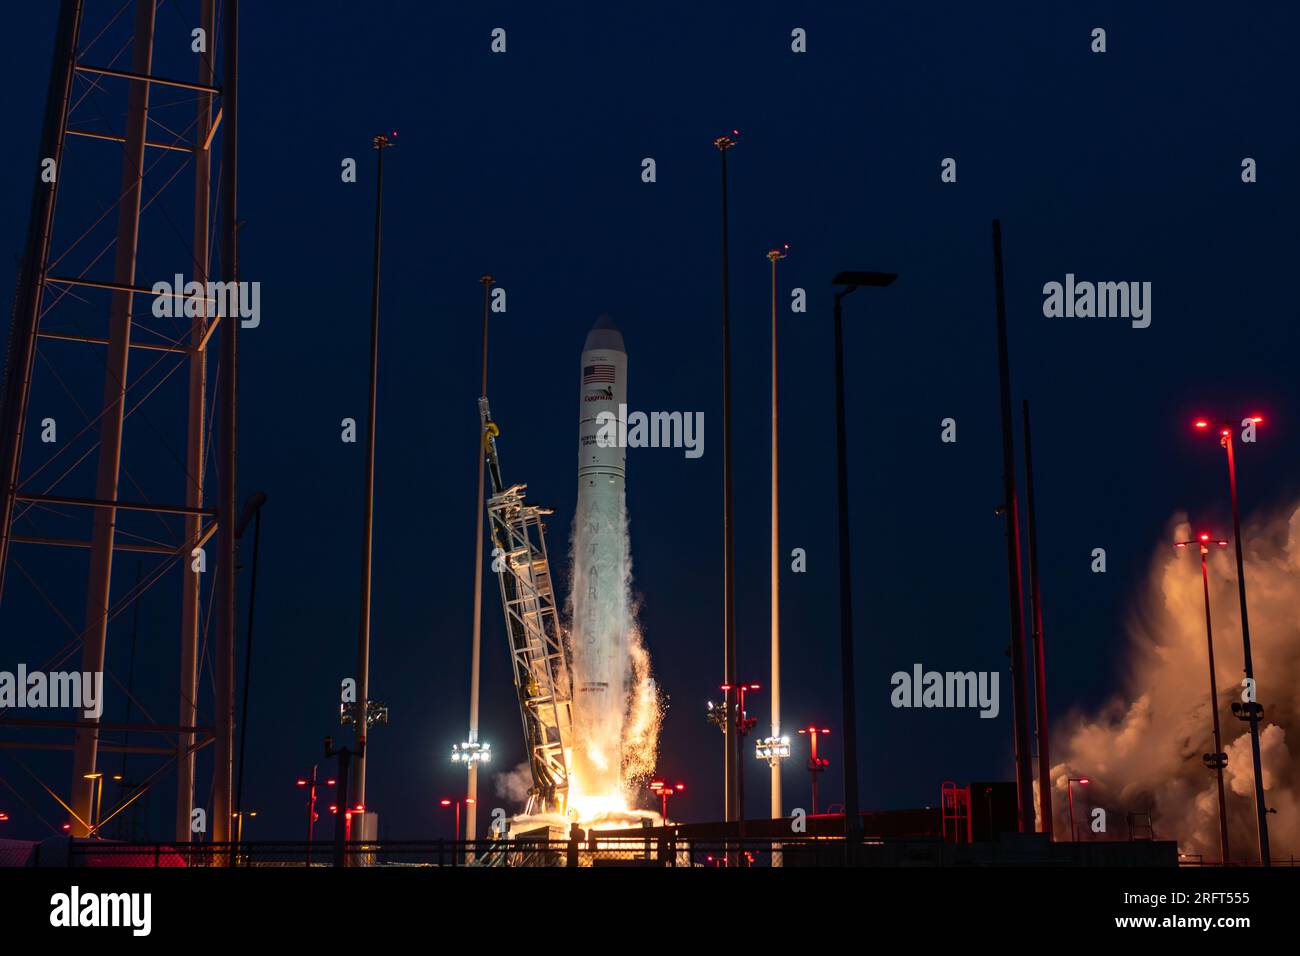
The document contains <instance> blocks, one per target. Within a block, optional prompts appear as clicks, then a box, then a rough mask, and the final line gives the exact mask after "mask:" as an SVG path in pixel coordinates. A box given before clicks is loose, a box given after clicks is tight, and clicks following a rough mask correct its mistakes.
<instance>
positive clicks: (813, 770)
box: [799, 725, 831, 816]
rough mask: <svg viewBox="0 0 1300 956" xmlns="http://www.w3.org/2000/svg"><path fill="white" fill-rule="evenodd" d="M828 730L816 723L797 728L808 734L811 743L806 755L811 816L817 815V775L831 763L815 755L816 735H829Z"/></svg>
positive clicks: (800, 731)
mask: <svg viewBox="0 0 1300 956" xmlns="http://www.w3.org/2000/svg"><path fill="white" fill-rule="evenodd" d="M830 732H831V731H830V728H829V727H822V728H821V729H818V728H817V726H816V725H810V726H808V727H804V728H801V729H800V730H799V733H801V734H807V735H808V740H809V741H810V742H811V745H812V751H811V752H810V754H809V756H808V776H809V777H810V778H812V812H813V816H816V815H817V775H818V774H819V773H823V772H824V771H825V770H826V768H827V767H829V766H830V765H831V762H830V761H829V760H827V759H826V758H825V757H819V756H817V737H818V735H819V734H820V735H829V734H830Z"/></svg>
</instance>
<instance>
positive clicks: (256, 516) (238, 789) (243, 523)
mask: <svg viewBox="0 0 1300 956" xmlns="http://www.w3.org/2000/svg"><path fill="white" fill-rule="evenodd" d="M264 504H266V492H264V491H255V492H253V493H252V494H251V495H249V496H248V498H247V499H246V500H245V501H244V511H243V514H241V515H240V516H239V525H238V527H236V528H235V540H239V539H241V538H243V536H244V530H245V529H246V528H247V527H248V522H250V521H252V522H253V573H252V580H251V581H250V582H249V585H248V634H247V636H246V639H245V644H244V700H243V705H242V706H241V708H240V716H239V774H238V777H237V783H236V785H235V813H236V814H240V813H242V812H243V809H244V749H245V745H246V744H247V743H248V689H249V687H250V686H251V685H252V681H253V622H254V621H255V620H256V619H257V617H256V614H255V612H256V609H257V558H258V552H259V551H260V550H261V547H262V506H263V505H264ZM124 756H125V755H124ZM239 819H240V820H241V821H242V820H243V817H242V816H241V817H240V818H239Z"/></svg>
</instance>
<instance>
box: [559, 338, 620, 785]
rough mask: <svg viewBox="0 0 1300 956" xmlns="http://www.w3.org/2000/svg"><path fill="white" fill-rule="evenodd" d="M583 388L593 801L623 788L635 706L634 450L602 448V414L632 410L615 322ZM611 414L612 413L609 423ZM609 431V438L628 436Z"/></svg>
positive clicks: (583, 669)
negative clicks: (626, 740)
mask: <svg viewBox="0 0 1300 956" xmlns="http://www.w3.org/2000/svg"><path fill="white" fill-rule="evenodd" d="M579 382H580V387H579V390H578V506H577V510H576V512H575V515H574V524H573V527H574V538H573V631H572V639H571V648H570V649H571V652H572V659H571V662H570V666H571V669H572V677H573V690H574V720H575V725H576V727H575V731H576V736H577V744H578V746H576V747H575V748H574V753H573V762H574V772H575V773H576V774H577V783H578V787H579V789H580V790H581V791H582V792H583V793H585V794H588V795H591V794H613V793H616V792H618V789H619V787H620V784H621V776H620V763H621V756H622V749H621V743H622V732H623V720H624V715H625V712H626V709H627V700H628V694H627V683H628V679H629V672H630V666H629V656H628V646H627V645H628V640H627V639H628V635H627V627H628V583H629V582H628V575H629V573H630V560H629V552H628V535H627V517H626V515H627V512H626V509H625V503H624V478H625V466H626V455H627V452H626V449H625V448H624V447H621V445H620V443H618V442H616V441H614V442H610V441H606V442H605V443H604V445H602V443H601V442H600V441H598V435H599V434H600V433H601V428H602V424H603V421H602V420H601V419H600V416H601V413H602V412H607V413H609V414H610V415H613V416H614V421H616V422H617V419H618V414H619V407H620V406H626V403H627V352H626V351H625V350H624V347H623V336H622V335H620V334H619V332H618V330H617V329H615V328H614V325H613V322H612V321H610V320H609V318H608V317H607V316H601V318H600V319H599V320H598V321H597V322H596V325H595V327H594V328H592V330H591V332H590V333H588V335H587V341H586V343H585V345H584V347H583V351H582V361H581V363H580V373H579ZM607 417H608V416H606V418H607ZM619 431H620V430H619V429H617V428H610V427H605V429H604V434H605V435H606V436H613V435H617V434H619Z"/></svg>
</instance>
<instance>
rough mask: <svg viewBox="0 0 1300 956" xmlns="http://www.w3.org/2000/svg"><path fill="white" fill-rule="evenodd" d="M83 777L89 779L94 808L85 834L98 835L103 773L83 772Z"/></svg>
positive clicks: (102, 793) (102, 799) (101, 806)
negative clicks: (93, 796) (93, 797)
mask: <svg viewBox="0 0 1300 956" xmlns="http://www.w3.org/2000/svg"><path fill="white" fill-rule="evenodd" d="M85 779H87V780H89V781H90V787H91V792H92V793H93V794H94V795H95V802H94V803H93V804H92V806H94V808H95V813H94V816H93V817H91V820H90V827H89V828H88V830H89V832H88V833H87V834H86V836H98V835H99V833H98V830H99V815H100V812H101V810H102V809H103V804H104V774H103V773H102V772H99V771H96V772H94V773H88V774H85Z"/></svg>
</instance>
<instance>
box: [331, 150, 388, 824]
mask: <svg viewBox="0 0 1300 956" xmlns="http://www.w3.org/2000/svg"><path fill="white" fill-rule="evenodd" d="M396 138H397V133H393V137H392V139H390V138H389V137H387V136H385V135H383V134H382V133H381V134H380V135H378V136H376V137H374V139H373V140H372V141H371V142H372V143H373V144H374V147H375V152H377V153H378V154H379V171H378V174H377V175H376V177H375V262H374V274H373V277H372V281H371V292H370V408H369V416H370V417H369V427H368V429H367V432H366V442H367V449H366V478H365V482H366V487H365V499H364V509H363V514H364V517H363V524H364V531H363V534H362V538H361V622H360V626H359V628H358V631H359V633H358V638H357V677H356V680H357V699H356V703H355V704H354V705H353V711H352V733H353V739H354V742H353V746H352V755H353V757H354V759H355V763H354V765H353V768H352V769H353V773H354V774H355V776H356V780H355V782H354V785H353V792H354V793H355V795H356V801H357V806H358V807H365V805H366V739H367V737H368V736H369V733H370V723H371V716H370V584H371V575H372V571H373V561H372V559H371V551H372V547H373V544H374V538H375V418H376V405H377V400H378V395H379V251H380V235H381V226H382V223H383V215H384V152H385V151H386V150H387V149H388V148H389V147H391V146H394V145H396V143H395V142H394V140H396ZM340 772H341V771H340ZM361 812H363V813H364V812H365V811H364V810H362V811H361ZM363 826H364V824H363Z"/></svg>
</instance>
